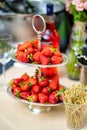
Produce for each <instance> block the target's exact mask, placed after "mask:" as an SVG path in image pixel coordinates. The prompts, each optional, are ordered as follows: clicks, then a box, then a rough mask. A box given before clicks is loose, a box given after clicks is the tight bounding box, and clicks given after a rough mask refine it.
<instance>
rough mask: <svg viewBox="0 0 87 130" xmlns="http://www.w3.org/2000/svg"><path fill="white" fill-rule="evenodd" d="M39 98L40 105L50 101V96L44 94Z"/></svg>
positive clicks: (40, 94)
mask: <svg viewBox="0 0 87 130" xmlns="http://www.w3.org/2000/svg"><path fill="white" fill-rule="evenodd" d="M38 98H39V102H40V103H47V102H48V99H49V98H48V96H47V95H45V94H43V93H39V94H38Z"/></svg>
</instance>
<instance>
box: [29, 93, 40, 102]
mask: <svg viewBox="0 0 87 130" xmlns="http://www.w3.org/2000/svg"><path fill="white" fill-rule="evenodd" d="M27 100H28V101H29V102H38V95H37V94H31V95H30V96H28V98H27Z"/></svg>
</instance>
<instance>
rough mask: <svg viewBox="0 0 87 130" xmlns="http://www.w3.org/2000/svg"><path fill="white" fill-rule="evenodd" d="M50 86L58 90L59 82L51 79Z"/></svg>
mask: <svg viewBox="0 0 87 130" xmlns="http://www.w3.org/2000/svg"><path fill="white" fill-rule="evenodd" d="M49 87H50V89H51V90H52V91H54V90H57V89H58V84H57V83H56V82H54V81H51V82H50V83H49Z"/></svg>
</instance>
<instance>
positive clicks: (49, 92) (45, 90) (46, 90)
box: [41, 87, 51, 96]
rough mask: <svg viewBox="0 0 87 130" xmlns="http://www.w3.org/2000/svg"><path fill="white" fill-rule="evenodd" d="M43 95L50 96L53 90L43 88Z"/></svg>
mask: <svg viewBox="0 0 87 130" xmlns="http://www.w3.org/2000/svg"><path fill="white" fill-rule="evenodd" d="M41 93H43V94H45V95H47V96H49V95H50V94H51V89H50V87H45V88H43V89H42V91H41Z"/></svg>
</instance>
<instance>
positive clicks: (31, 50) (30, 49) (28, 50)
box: [26, 47, 35, 54]
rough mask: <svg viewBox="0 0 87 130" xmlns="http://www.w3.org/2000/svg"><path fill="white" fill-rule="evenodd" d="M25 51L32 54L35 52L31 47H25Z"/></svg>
mask: <svg viewBox="0 0 87 130" xmlns="http://www.w3.org/2000/svg"><path fill="white" fill-rule="evenodd" d="M26 51H27V52H28V53H29V54H34V53H35V50H34V48H33V47H28V48H27V49H26Z"/></svg>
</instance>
